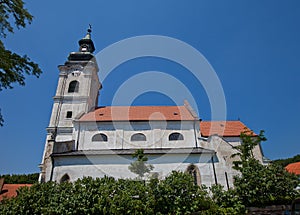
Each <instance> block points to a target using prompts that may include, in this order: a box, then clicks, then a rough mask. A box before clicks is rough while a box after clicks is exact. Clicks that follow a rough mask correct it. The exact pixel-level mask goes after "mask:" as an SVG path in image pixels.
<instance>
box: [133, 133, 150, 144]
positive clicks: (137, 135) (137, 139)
mask: <svg viewBox="0 0 300 215" xmlns="http://www.w3.org/2000/svg"><path fill="white" fill-rule="evenodd" d="M140 137H142V139H140ZM130 141H131V142H143V141H147V137H146V135H145V134H143V133H135V134H133V135H131V137H130Z"/></svg>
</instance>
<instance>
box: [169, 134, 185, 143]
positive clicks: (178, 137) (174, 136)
mask: <svg viewBox="0 0 300 215" xmlns="http://www.w3.org/2000/svg"><path fill="white" fill-rule="evenodd" d="M175 140H183V135H182V134H180V133H178V132H175V133H172V134H170V135H169V141H175Z"/></svg>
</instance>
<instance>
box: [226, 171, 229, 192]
mask: <svg viewBox="0 0 300 215" xmlns="http://www.w3.org/2000/svg"><path fill="white" fill-rule="evenodd" d="M225 179H226V185H227V190H229V182H228V174H227V172H225Z"/></svg>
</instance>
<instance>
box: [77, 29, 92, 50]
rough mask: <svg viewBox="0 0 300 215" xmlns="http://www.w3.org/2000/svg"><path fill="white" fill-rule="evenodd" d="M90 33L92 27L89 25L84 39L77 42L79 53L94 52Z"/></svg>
mask: <svg viewBox="0 0 300 215" xmlns="http://www.w3.org/2000/svg"><path fill="white" fill-rule="evenodd" d="M91 33H92V25H91V24H89V28H88V30H87V34H86V35H85V37H84V38H82V39H81V40H79V42H78V43H79V46H80V47H79V51H80V52H90V53H93V52H94V51H95V47H94V43H93V41H92V39H91Z"/></svg>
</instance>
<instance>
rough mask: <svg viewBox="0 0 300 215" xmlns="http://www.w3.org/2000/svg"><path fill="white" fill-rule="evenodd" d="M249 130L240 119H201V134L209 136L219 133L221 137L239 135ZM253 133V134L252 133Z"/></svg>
mask: <svg viewBox="0 0 300 215" xmlns="http://www.w3.org/2000/svg"><path fill="white" fill-rule="evenodd" d="M244 131H251V130H250V129H249V128H247V127H246V125H244V124H243V123H242V122H241V121H201V122H200V132H201V136H203V137H209V136H211V135H214V134H216V135H219V136H221V137H239V136H240V134H241V132H244ZM254 135H255V134H254Z"/></svg>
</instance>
